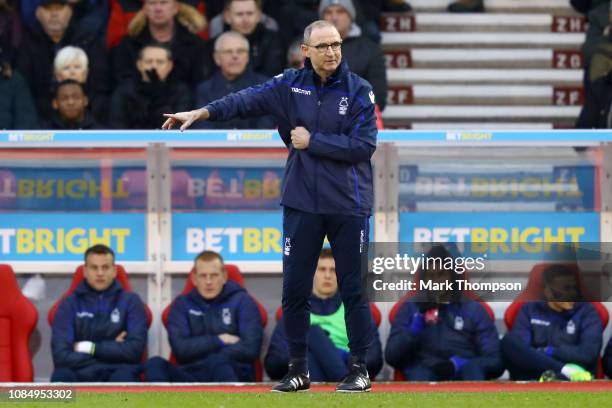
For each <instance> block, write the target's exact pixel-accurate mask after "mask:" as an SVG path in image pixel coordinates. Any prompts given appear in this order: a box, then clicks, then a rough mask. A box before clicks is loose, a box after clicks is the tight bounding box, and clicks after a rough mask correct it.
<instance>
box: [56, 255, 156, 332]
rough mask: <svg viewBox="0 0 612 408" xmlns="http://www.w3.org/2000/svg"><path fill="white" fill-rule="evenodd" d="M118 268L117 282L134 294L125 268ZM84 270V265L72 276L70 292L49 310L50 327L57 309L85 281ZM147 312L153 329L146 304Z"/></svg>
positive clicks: (148, 320) (118, 266)
mask: <svg viewBox="0 0 612 408" xmlns="http://www.w3.org/2000/svg"><path fill="white" fill-rule="evenodd" d="M116 267H117V278H116V279H117V281H118V282H119V283H120V284H121V286H123V289H125V290H126V291H128V292H133V291H134V290H133V289H132V286H131V285H130V281H129V279H128V276H127V273H126V272H125V268H124V267H123V266H121V265H119V264H117V265H116ZM83 269H84V265H81V266H79V267H78V268H77V270H76V272H75V273H74V275H72V282H70V287H69V288H68V290H67V291H66V292H65V293H64V294H63V295H62V297H61V298H59V300H58V301H57V302H55V303H54V304H53V306H51V309H49V313H48V314H47V322H49V326H53V319H54V318H55V313H56V312H57V308H58V307H59V305H60V303H61V302H62V300H64V299H65V298H67V297H68V296H70V295H71V294H72V292H74V291H75V289H76V288H77V286H79V284H80V283H81V281H82V280H83V279H84V276H83ZM145 312H146V313H147V326H148V327H151V322H152V321H153V314H152V313H151V309H149V306H147V304H146V303H145Z"/></svg>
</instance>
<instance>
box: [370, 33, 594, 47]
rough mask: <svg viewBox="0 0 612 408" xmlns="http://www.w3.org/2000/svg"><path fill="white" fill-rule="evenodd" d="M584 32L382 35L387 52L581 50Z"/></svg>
mask: <svg viewBox="0 0 612 408" xmlns="http://www.w3.org/2000/svg"><path fill="white" fill-rule="evenodd" d="M584 38H585V34H584V33H525V32H519V33H516V32H494V33H486V34H483V33H477V32H467V33H465V32H463V33H462V32H459V33H448V32H435V33H421V32H412V33H386V32H384V33H382V46H383V48H384V49H385V50H393V49H405V48H406V47H412V48H418V47H420V48H442V47H451V46H455V47H456V46H459V47H462V48H483V47H484V48H486V47H489V48H493V47H494V48H517V47H522V48H554V49H579V48H580V46H581V45H582V43H583V42H584Z"/></svg>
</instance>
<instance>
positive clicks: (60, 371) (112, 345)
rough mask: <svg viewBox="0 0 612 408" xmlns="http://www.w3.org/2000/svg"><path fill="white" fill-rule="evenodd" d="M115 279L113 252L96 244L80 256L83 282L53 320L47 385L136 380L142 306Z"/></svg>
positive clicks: (143, 331)
mask: <svg viewBox="0 0 612 408" xmlns="http://www.w3.org/2000/svg"><path fill="white" fill-rule="evenodd" d="M116 276H117V269H116V266H115V254H114V252H113V250H112V249H110V248H109V247H107V246H106V245H101V244H99V245H94V246H92V247H90V248H89V249H87V251H85V269H84V277H85V279H84V280H83V282H81V283H80V284H79V286H77V288H76V290H75V291H74V293H72V294H71V295H70V296H68V297H67V298H65V299H64V300H62V302H61V303H60V305H59V307H58V309H57V313H56V314H55V318H54V320H53V327H52V330H53V332H52V335H51V354H52V355H53V365H54V369H53V374H52V375H51V381H52V382H77V381H86V382H94V381H95V382H98V381H111V382H137V381H139V380H140V378H139V375H140V373H141V372H142V365H141V364H140V359H141V358H142V355H143V353H144V351H145V347H146V344H147V315H146V311H145V306H144V304H143V303H142V300H140V298H139V297H138V295H137V294H136V293H133V292H127V291H126V290H125V289H123V287H122V286H121V284H120V283H119V282H118V281H117V280H116V279H115V277H116Z"/></svg>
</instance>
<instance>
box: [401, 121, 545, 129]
mask: <svg viewBox="0 0 612 408" xmlns="http://www.w3.org/2000/svg"><path fill="white" fill-rule="evenodd" d="M410 127H411V128H412V129H414V130H512V129H514V130H547V129H553V127H554V126H553V124H552V123H538V122H516V123H514V122H415V123H412V124H411V126H410Z"/></svg>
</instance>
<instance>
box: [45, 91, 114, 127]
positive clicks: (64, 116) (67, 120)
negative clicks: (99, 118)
mask: <svg viewBox="0 0 612 408" xmlns="http://www.w3.org/2000/svg"><path fill="white" fill-rule="evenodd" d="M51 104H52V107H53V110H54V111H55V112H54V113H53V115H52V116H51V120H50V121H49V122H48V123H47V124H46V125H45V126H44V128H45V129H56V130H59V129H66V130H68V129H75V130H76V129H85V130H92V129H101V128H102V126H100V124H99V123H98V122H96V120H95V119H94V117H93V115H92V114H91V113H89V112H88V110H87V106H88V105H89V99H88V98H87V95H85V90H84V89H83V85H82V84H81V83H80V82H78V81H75V80H74V79H65V80H63V81H61V82H60V83H58V84H57V86H56V87H55V96H54V98H53V101H51Z"/></svg>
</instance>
